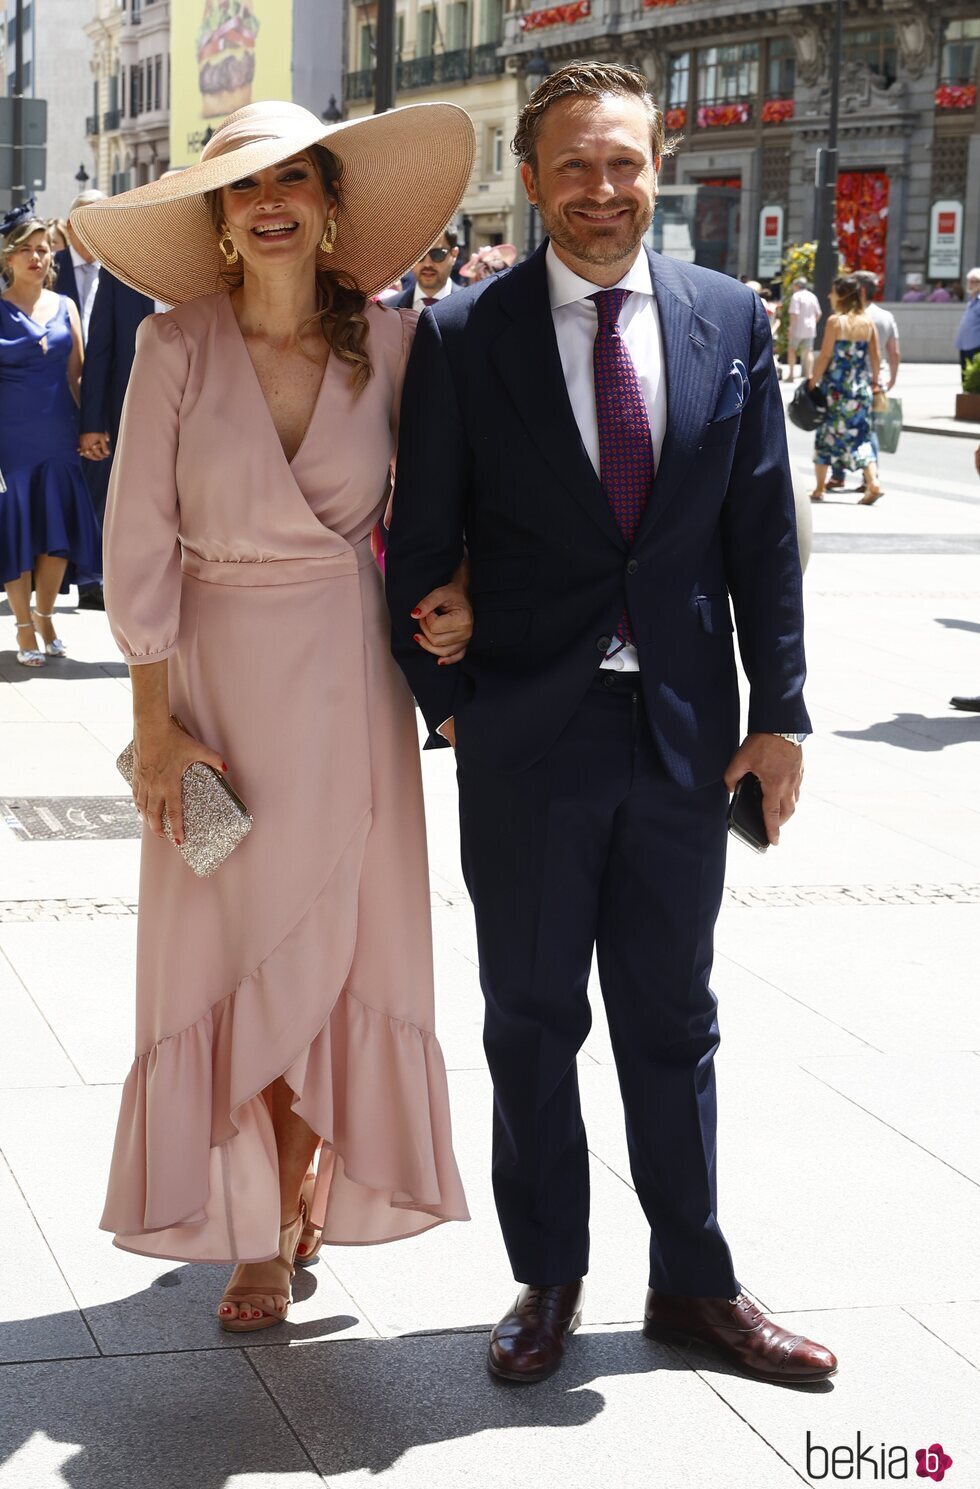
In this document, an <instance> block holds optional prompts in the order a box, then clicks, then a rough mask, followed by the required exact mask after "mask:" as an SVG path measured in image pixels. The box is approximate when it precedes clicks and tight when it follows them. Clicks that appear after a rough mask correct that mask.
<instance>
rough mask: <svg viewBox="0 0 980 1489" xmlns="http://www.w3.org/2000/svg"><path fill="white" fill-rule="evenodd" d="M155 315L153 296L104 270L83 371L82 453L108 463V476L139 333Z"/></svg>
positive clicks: (89, 457) (93, 312) (106, 466)
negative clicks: (142, 293)
mask: <svg viewBox="0 0 980 1489" xmlns="http://www.w3.org/2000/svg"><path fill="white" fill-rule="evenodd" d="M153 310H154V302H153V301H152V300H151V299H150V297H149V295H141V294H140V292H139V291H138V290H134V289H130V287H129V285H128V284H123V282H122V280H121V279H117V278H116V276H115V275H114V274H110V273H109V271H108V269H103V270H102V272H101V274H100V276H99V288H98V293H97V294H96V297H95V305H94V307H93V310H92V319H91V323H90V327H89V336H88V345H87V346H86V348H85V365H84V368H83V370H82V397H81V409H80V423H81V427H82V433H81V437H80V439H79V448H80V449H81V452H82V454H83V455H84V456H86V457H87V458H88V459H90V460H98V461H103V460H104V461H106V465H105V467H104V468H105V471H106V474H107V475H108V472H109V470H110V468H111V465H112V453H113V451H114V450H115V448H116V436H117V435H118V433H119V421H120V419H121V418H122V406H123V400H124V398H125V397H126V389H127V387H128V386H129V375H130V373H131V372H132V369H133V358H134V356H135V355H136V332H137V331H138V330H139V327H140V323H141V322H142V321H144V320H145V319H146V317H147V316H148V315H152V314H153Z"/></svg>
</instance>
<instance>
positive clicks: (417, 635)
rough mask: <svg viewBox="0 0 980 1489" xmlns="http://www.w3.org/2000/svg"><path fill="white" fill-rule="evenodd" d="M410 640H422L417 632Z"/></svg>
mask: <svg viewBox="0 0 980 1489" xmlns="http://www.w3.org/2000/svg"><path fill="white" fill-rule="evenodd" d="M412 640H413V641H421V640H422V637H421V636H420V635H419V634H418V632H416V633H415V635H414V636H413V637H412Z"/></svg>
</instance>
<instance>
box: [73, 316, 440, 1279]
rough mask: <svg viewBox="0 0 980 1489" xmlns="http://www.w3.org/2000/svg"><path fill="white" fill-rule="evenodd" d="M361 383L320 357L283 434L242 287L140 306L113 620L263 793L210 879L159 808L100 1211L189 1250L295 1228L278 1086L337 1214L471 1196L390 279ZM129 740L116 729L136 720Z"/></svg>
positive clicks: (177, 703) (126, 1233) (322, 1219)
mask: <svg viewBox="0 0 980 1489" xmlns="http://www.w3.org/2000/svg"><path fill="white" fill-rule="evenodd" d="M366 313H367V316H368V321H369V326H370V334H369V338H368V345H369V350H370V355H371V360H372V364H373V368H374V372H373V376H372V378H371V380H370V382H369V383H368V385H367V388H366V389H365V391H364V392H363V393H362V394H361V396H360V397H359V398H355V397H354V395H353V394H352V392H351V390H350V389H349V387H348V385H347V378H348V373H349V367H348V366H347V365H346V364H344V363H343V362H341V361H340V360H339V359H338V358H336V357H333V356H332V357H331V358H330V360H329V361H328V363H327V367H326V371H325V373H324V377H323V383H322V386H321V388H320V392H319V395H318V398H317V402H316V406H315V408H314V412H313V416H312V419H311V421H310V426H309V429H308V431H307V433H306V436H305V438H304V440H303V443H302V445H301V447H300V449H299V450H298V452H297V454H296V455H295V457H294V459H293V460H292V461H287V459H286V456H285V454H284V452H283V449H282V446H281V444H280V442H279V438H278V435H277V434H276V430H275V426H274V424H273V422H272V417H271V415H270V413H269V410H268V406H267V404H266V402H265V398H264V396H263V394H262V390H261V388H260V386H259V382H258V379H257V377H256V375H255V372H254V370H253V367H252V363H251V360H250V358H249V355H248V351H247V348H246V346H245V342H244V340H243V338H242V335H241V332H240V330H239V327H238V323H237V320H236V318H235V314H234V310H233V308H232V305H231V302H230V300H229V299H228V296H227V295H226V294H223V293H222V294H215V295H208V296H205V297H202V298H201V299H198V300H193V301H189V302H188V303H187V304H185V305H182V306H179V307H178V308H177V309H176V310H172V311H170V312H169V313H168V314H166V315H155V316H151V317H149V318H148V319H147V320H146V321H144V323H143V325H142V326H141V327H140V331H139V336H138V340H137V352H136V361H135V364H134V367H133V374H132V380H131V382H130V385H129V393H128V396H127V399H126V405H125V411H124V414H123V421H122V427H121V431H120V437H119V447H118V449H117V451H116V456H115V461H114V466H113V473H112V483H111V488H110V498H109V508H108V513H107V517H106V534H105V588H106V601H107V610H108V614H109V620H110V623H111V626H112V629H113V634H114V636H115V638H116V640H117V642H118V644H119V646H120V649H121V650H122V652H123V655H124V656H125V658H126V660H127V661H128V662H130V663H141V662H154V661H159V660H161V659H162V658H164V657H167V658H169V662H170V667H169V676H170V690H171V692H170V698H171V708H172V711H173V712H174V713H175V714H176V715H177V716H178V717H179V718H180V719H181V720H182V722H183V723H184V725H185V726H186V727H187V728H188V729H189V730H190V731H191V732H192V733H193V734H194V735H195V736H196V737H197V738H199V739H200V740H202V741H203V742H204V743H205V744H207V745H209V746H211V747H212V748H214V749H216V750H218V751H219V752H220V753H221V755H222V758H223V759H224V760H225V761H226V762H227V764H228V766H229V772H228V779H229V781H230V782H231V783H232V784H233V785H234V787H235V789H236V790H237V792H238V793H239V795H240V796H241V797H242V798H243V799H244V801H245V802H246V804H247V806H248V808H249V811H250V812H251V813H252V815H253V817H254V819H255V825H254V827H253V829H252V832H251V833H250V834H249V836H248V837H247V838H246V839H245V841H244V842H243V843H242V844H241V846H240V847H239V848H237V849H236V851H235V852H234V853H233V854H232V855H231V857H230V858H229V859H228V860H227V861H226V862H225V863H224V864H223V865H222V867H221V868H220V869H219V870H218V871H217V873H216V874H215V875H214V876H213V878H210V879H198V878H196V877H195V876H194V874H193V873H192V872H191V870H190V869H189V868H188V867H187V866H186V864H185V863H184V862H183V860H182V859H181V857H180V855H179V854H178V853H177V852H176V850H175V849H174V848H173V847H172V846H171V845H170V844H169V843H168V842H166V841H165V840H162V839H160V838H157V837H155V836H154V835H153V834H151V833H150V832H149V831H148V830H145V831H144V835H143V847H142V866H141V877H140V911H139V934H138V950H137V989H136V1060H135V1063H134V1064H133V1067H132V1069H131V1071H130V1073H129V1077H128V1079H127V1081H126V1084H125V1088H124V1090H123V1096H122V1107H121V1111H120V1115H119V1123H118V1128H117V1133H116V1142H115V1148H114V1152H113V1157H112V1168H111V1173H110V1178H109V1186H108V1198H107V1202H106V1207H105V1213H104V1215H103V1218H102V1226H103V1228H104V1229H106V1230H109V1231H112V1232H114V1233H115V1243H116V1245H117V1246H121V1247H123V1248H124V1249H127V1250H130V1251H136V1252H141V1253H145V1254H147V1255H151V1256H160V1257H168V1258H173V1259H175V1260H179V1261H212V1262H214V1261H223V1262H236V1261H257V1260H262V1259H265V1258H268V1257H271V1256H274V1255H276V1254H277V1252H278V1246H279V1234H278V1233H279V1189H278V1170H277V1160H276V1150H275V1144H274V1139H273V1132H272V1125H271V1121H270V1117H269V1114H268V1110H267V1108H266V1104H265V1101H264V1100H263V1098H262V1096H261V1094H260V1093H261V1092H262V1090H263V1089H264V1088H265V1087H266V1086H268V1085H269V1084H270V1082H272V1081H274V1080H275V1079H276V1078H277V1077H278V1076H284V1077H285V1079H286V1081H287V1082H288V1084H289V1086H290V1087H291V1088H292V1090H293V1091H294V1092H295V1098H294V1101H293V1106H294V1109H295V1110H296V1111H297V1112H298V1113H299V1114H300V1116H302V1117H303V1118H305V1120H306V1121H307V1122H308V1123H309V1125H310V1126H311V1127H312V1128H313V1129H314V1131H315V1132H317V1133H318V1134H319V1135H320V1137H321V1138H322V1147H321V1150H320V1162H319V1168H318V1179H317V1189H316V1198H315V1201H314V1206H313V1217H314V1219H315V1220H316V1221H317V1222H319V1223H322V1225H323V1227H324V1235H325V1239H326V1241H327V1242H329V1243H332V1244H347V1245H358V1244H363V1243H369V1242H378V1241H393V1240H397V1239H399V1238H401V1237H404V1236H410V1235H414V1234H417V1233H418V1232H419V1231H423V1230H426V1229H427V1228H429V1227H430V1226H432V1225H436V1224H438V1223H439V1222H441V1221H445V1220H465V1219H467V1218H468V1216H467V1211H466V1201H465V1199H464V1196H463V1190H462V1185H461V1183H460V1178H459V1174H458V1172H457V1168H456V1162H455V1159H454V1157H453V1151H452V1139H451V1131H450V1118H449V1104H448V1096H447V1085H446V1073H445V1067H444V1064H443V1058H442V1052H441V1050H440V1048H439V1044H438V1042H437V1040H436V1037H435V1034H434V1032H433V1023H434V1018H433V983H432V946H431V921H430V914H429V882H428V869H427V860H426V844H425V820H424V814H423V805H422V787H421V773H420V768H419V757H418V740H417V734H416V725H415V714H414V708H413V704H412V699H411V696H410V694H409V691H408V688H407V686H406V684H405V682H404V679H403V678H402V676H401V674H400V672H399V671H398V669H397V668H396V667H395V665H394V663H393V662H392V660H391V657H390V655H389V650H388V619H387V614H386V611H385V606H384V597H383V593H382V581H381V577H380V575H379V573H378V569H377V566H376V564H375V563H374V562H373V560H372V556H371V541H370V535H371V530H372V528H373V527H374V525H375V524H376V522H377V521H378V518H379V516H380V515H381V513H382V512H383V511H384V507H385V503H386V500H387V496H388V489H389V471H390V466H391V461H392V458H393V454H394V447H395V439H396V422H397V411H398V404H399V398H400V393H401V384H402V379H403V375H404V370H405V363H406V359H407V355H408V351H409V348H410V345H411V339H412V336H413V333H414V326H415V316H414V315H413V314H411V313H410V312H407V311H401V312H399V311H397V310H393V309H387V308H384V307H382V306H376V305H371V306H369V307H368V309H367V312H366ZM122 743H124V741H120V745H121V744H122Z"/></svg>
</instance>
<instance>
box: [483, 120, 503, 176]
mask: <svg viewBox="0 0 980 1489" xmlns="http://www.w3.org/2000/svg"><path fill="white" fill-rule="evenodd" d="M486 162H487V164H486V174H487V175H488V176H502V175H503V174H504V131H503V127H502V126H501V125H499V124H491V125H490V127H489V129H488V130H487V153H486Z"/></svg>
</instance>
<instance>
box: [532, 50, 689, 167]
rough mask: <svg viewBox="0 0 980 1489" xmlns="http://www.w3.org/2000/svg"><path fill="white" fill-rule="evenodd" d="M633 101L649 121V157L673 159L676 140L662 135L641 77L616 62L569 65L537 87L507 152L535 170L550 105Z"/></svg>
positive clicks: (660, 117) (657, 113)
mask: <svg viewBox="0 0 980 1489" xmlns="http://www.w3.org/2000/svg"><path fill="white" fill-rule="evenodd" d="M610 93H612V94H616V95H618V96H619V97H620V98H635V99H637V100H638V101H639V102H640V103H642V104H643V106H644V108H645V109H646V111H647V115H648V117H649V119H650V143H651V145H652V147H653V154H654V155H655V156H657V155H660V156H664V155H673V153H674V150H675V149H676V147H677V144H678V140H677V139H676V138H674V139H669V140H668V139H667V138H666V136H665V134H664V116H663V114H662V113H661V112H660V110H659V109H658V108H657V105H656V104H655V103H654V101H653V97H652V95H651V93H650V87H649V84H648V82H647V80H646V78H645V77H644V75H643V73H642V72H640V71H638V69H637V68H635V67H620V66H619V64H618V63H616V62H569V63H567V64H566V65H565V66H564V67H559V69H558V71H557V72H553V73H552V74H551V75H550V77H546V78H545V80H544V82H543V83H539V84H538V86H537V88H535V90H534V92H533V93H532V94H531V96H530V98H529V99H528V101H527V103H526V104H525V105H524V107H523V108H522V109H521V112H520V114H519V116H518V119H517V132H516V134H515V135H514V138H513V140H512V142H511V147H510V148H511V149H512V150H513V152H514V154H515V155H516V156H517V158H518V160H519V161H520V162H521V164H522V165H526V166H528V167H529V168H530V169H531V170H532V171H533V170H534V169H535V166H536V160H535V150H536V147H537V140H538V135H539V133H540V131H541V120H542V119H543V118H544V116H545V114H546V113H547V111H548V109H550V108H551V105H552V104H553V103H559V102H560V101H561V100H562V99H565V98H588V99H593V100H596V101H597V100H598V99H600V98H604V97H605V96H606V95H608V94H610Z"/></svg>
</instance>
